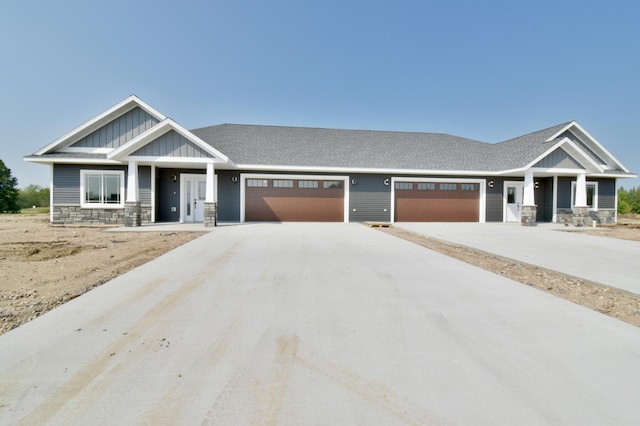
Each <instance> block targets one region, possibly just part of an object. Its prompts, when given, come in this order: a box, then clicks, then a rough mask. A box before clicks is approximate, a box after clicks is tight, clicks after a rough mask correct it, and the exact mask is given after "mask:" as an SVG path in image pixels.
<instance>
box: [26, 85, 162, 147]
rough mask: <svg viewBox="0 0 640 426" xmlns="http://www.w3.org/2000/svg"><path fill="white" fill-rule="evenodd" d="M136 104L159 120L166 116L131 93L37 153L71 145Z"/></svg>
mask: <svg viewBox="0 0 640 426" xmlns="http://www.w3.org/2000/svg"><path fill="white" fill-rule="evenodd" d="M136 106H138V107H140V108H142V109H143V110H145V111H146V112H148V113H149V114H151V115H153V116H154V117H155V118H157V119H158V120H160V121H162V120H164V119H165V118H166V117H165V116H164V115H162V114H160V113H159V112H158V111H156V110H155V109H154V108H152V107H151V106H149V105H148V104H146V103H145V102H143V101H141V100H140V99H139V98H138V97H137V96H136V95H131V96H129V97H128V98H126V99H124V100H122V101H121V102H118V103H117V104H116V105H114V106H112V107H111V108H109V109H108V110H106V111H104V112H103V113H101V114H98V115H96V116H95V117H93V118H92V119H90V120H89V121H86V122H85V123H83V124H81V125H80V126H78V127H76V128H75V129H73V130H71V131H70V132H67V133H66V134H65V135H63V136H61V137H59V138H58V139H56V140H55V141H53V142H51V143H50V144H49V145H47V146H45V147H44V148H42V149H40V150H39V151H36V152H35V155H42V154H46V153H47V152H50V151H53V150H55V149H56V148H60V147H63V146H68V145H71V144H72V143H73V142H75V141H77V140H78V139H80V138H82V137H84V136H86V135H88V134H90V133H91V132H93V131H95V130H98V129H99V128H100V127H102V126H103V125H104V124H106V123H108V122H110V121H112V120H113V119H115V118H117V117H120V116H121V115H123V114H125V113H127V112H129V111H131V110H132V109H134V108H135V107H136Z"/></svg>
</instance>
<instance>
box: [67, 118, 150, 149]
mask: <svg viewBox="0 0 640 426" xmlns="http://www.w3.org/2000/svg"><path fill="white" fill-rule="evenodd" d="M156 124H158V120H156V119H155V118H154V117H152V116H151V115H149V114H148V113H147V112H146V111H144V110H142V109H140V108H134V109H132V110H131V111H129V112H127V113H126V114H124V115H122V116H121V117H119V118H117V119H115V120H114V121H112V122H111V123H109V124H107V125H105V126H103V127H101V128H100V129H98V130H96V131H95V132H93V133H91V134H89V135H87V136H85V137H84V138H82V139H80V140H79V141H77V142H76V143H74V144H73V145H71V146H72V147H80V148H118V147H119V146H121V145H123V144H125V143H127V142H128V141H130V140H131V139H133V138H135V137H136V136H138V135H139V134H141V133H144V132H145V131H147V130H149V129H150V128H152V127H153V126H155V125H156Z"/></svg>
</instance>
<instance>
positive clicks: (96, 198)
mask: <svg viewBox="0 0 640 426" xmlns="http://www.w3.org/2000/svg"><path fill="white" fill-rule="evenodd" d="M124 198H125V192H124V170H80V206H81V207H86V208H108V209H115V208H122V207H124Z"/></svg>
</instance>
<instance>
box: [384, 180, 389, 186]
mask: <svg viewBox="0 0 640 426" xmlns="http://www.w3.org/2000/svg"><path fill="white" fill-rule="evenodd" d="M384 186H389V178H386V179H385V180H384Z"/></svg>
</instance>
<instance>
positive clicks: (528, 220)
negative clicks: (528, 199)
mask: <svg viewBox="0 0 640 426" xmlns="http://www.w3.org/2000/svg"><path fill="white" fill-rule="evenodd" d="M537 208H538V207H537V206H522V212H521V213H520V224H521V225H522V226H536V225H537V223H536V215H537Z"/></svg>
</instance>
